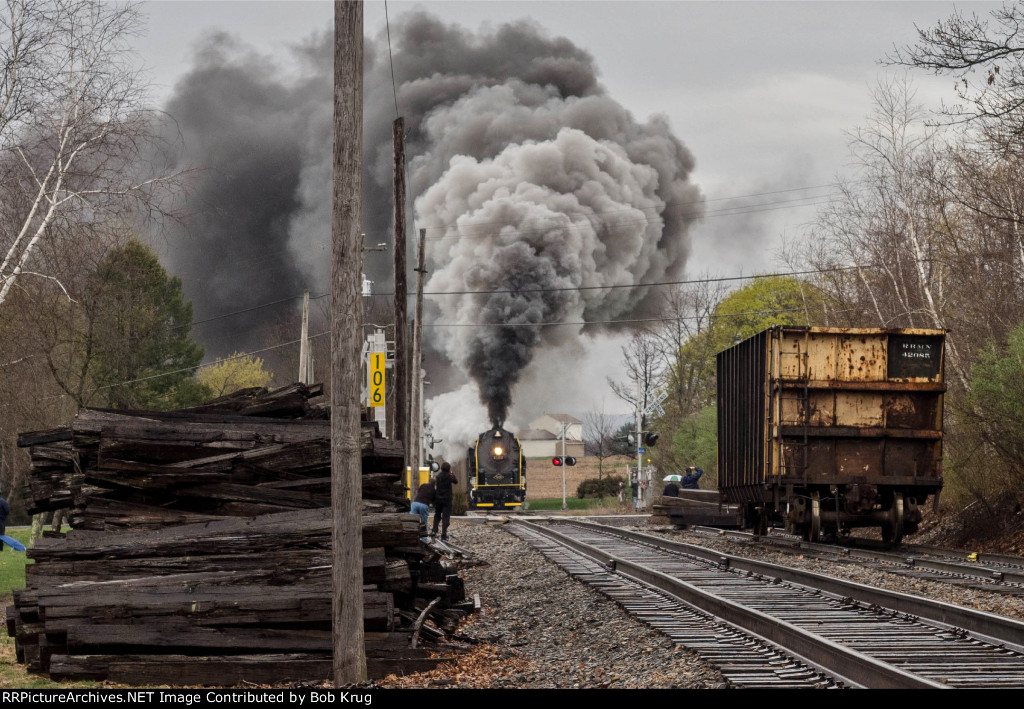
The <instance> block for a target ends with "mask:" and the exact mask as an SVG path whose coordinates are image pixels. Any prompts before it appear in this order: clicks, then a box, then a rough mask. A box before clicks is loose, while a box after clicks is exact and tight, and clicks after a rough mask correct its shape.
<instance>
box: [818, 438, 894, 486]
mask: <svg viewBox="0 0 1024 709" xmlns="http://www.w3.org/2000/svg"><path fill="white" fill-rule="evenodd" d="M835 444H836V460H835V469H834V470H832V471H823V472H825V473H826V474H831V475H832V476H833V477H834V478H836V479H839V480H843V481H846V480H850V479H853V478H863V479H864V480H866V481H868V482H870V481H872V480H875V479H877V478H878V477H879V476H880V475H881V474H882V447H883V440H882V439H880V438H874V439H871V438H844V439H836V442H835Z"/></svg>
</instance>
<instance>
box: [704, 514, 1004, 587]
mask: <svg viewBox="0 0 1024 709" xmlns="http://www.w3.org/2000/svg"><path fill="white" fill-rule="evenodd" d="M695 531H698V532H700V533H702V534H707V533H711V532H717V533H718V534H721V535H723V536H727V537H731V538H735V539H738V540H740V541H743V542H746V543H754V542H755V541H759V542H760V543H763V544H770V545H772V546H774V547H776V548H779V549H783V550H785V551H787V552H793V553H797V552H802V551H814V552H820V553H823V554H838V555H840V556H846V557H850V558H852V559H864V560H868V561H880V562H884V563H890V564H893V565H896V566H901V567H903V569H904V570H906V569H918V570H924V571H935V572H937V573H940V574H955V575H957V576H961V577H964V578H969V579H978V580H979V581H985V582H988V583H990V584H1000V585H1021V584H1024V568H1022V563H1024V559H1020V558H1016V559H1014V558H1013V557H1006V556H998V555H988V556H984V557H983V555H981V554H979V555H978V558H977V561H972V560H971V559H970V558H969V556H968V552H953V551H950V550H948V549H945V550H944V549H938V548H935V547H916V546H910V545H903V546H901V547H899V548H898V549H897V550H893V549H891V548H884V549H883V548H878V549H876V548H873V547H872V546H864V547H861V546H851V545H847V544H827V543H821V542H806V541H800V540H795V539H781V538H775V539H773V538H772V535H768V536H758V535H754V534H751V533H750V532H737V531H735V530H715V529H714V528H711V527H702V528H700V529H699V530H695ZM915 552H916V554H915ZM921 554H936V555H943V556H946V557H961V558H962V559H963V560H962V561H959V560H956V561H954V560H949V559H947V560H943V559H936V558H924V557H922V556H921ZM991 564H1000V565H1001V566H992V565H991ZM939 580H941V579H939ZM981 588H987V589H988V590H992V591H996V590H998V588H997V587H996V586H991V587H985V586H981Z"/></svg>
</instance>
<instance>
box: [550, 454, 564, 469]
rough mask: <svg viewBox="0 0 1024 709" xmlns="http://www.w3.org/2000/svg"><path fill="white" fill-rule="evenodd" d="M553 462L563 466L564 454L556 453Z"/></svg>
mask: <svg viewBox="0 0 1024 709" xmlns="http://www.w3.org/2000/svg"><path fill="white" fill-rule="evenodd" d="M551 464H552V465H556V466H559V467H561V465H562V456H560V455H556V456H555V457H554V458H552V459H551Z"/></svg>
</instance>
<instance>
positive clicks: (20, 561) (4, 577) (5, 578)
mask: <svg viewBox="0 0 1024 709" xmlns="http://www.w3.org/2000/svg"><path fill="white" fill-rule="evenodd" d="M31 531H32V530H31V529H30V528H28V527H15V528H8V530H7V532H5V533H6V534H7V536H8V537H14V538H15V539H17V540H18V541H19V542H21V543H22V544H24V545H25V546H28V536H29V534H30V533H31ZM26 563H28V561H27V559H26V558H25V552H23V551H14V550H13V549H11V548H10V547H9V546H6V545H5V546H4V550H3V551H0V598H7V597H9V596H10V595H11V593H12V592H13V591H14V589H16V588H25V564H26Z"/></svg>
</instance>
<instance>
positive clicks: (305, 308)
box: [299, 291, 313, 384]
mask: <svg viewBox="0 0 1024 709" xmlns="http://www.w3.org/2000/svg"><path fill="white" fill-rule="evenodd" d="M309 358H310V353H309V291H306V292H305V293H303V294H302V330H301V335H300V338H299V383H300V384H312V383H313V372H311V371H310V366H309Z"/></svg>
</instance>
